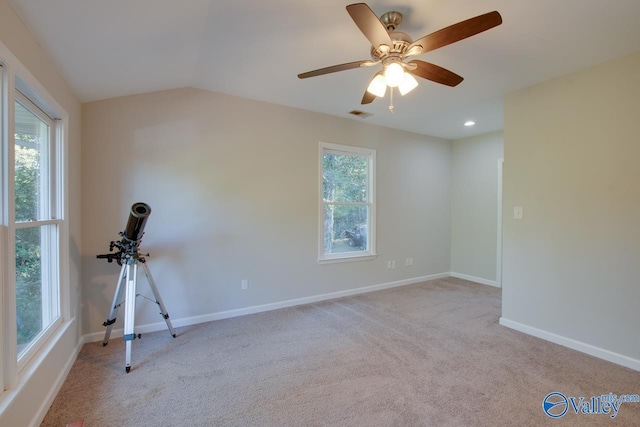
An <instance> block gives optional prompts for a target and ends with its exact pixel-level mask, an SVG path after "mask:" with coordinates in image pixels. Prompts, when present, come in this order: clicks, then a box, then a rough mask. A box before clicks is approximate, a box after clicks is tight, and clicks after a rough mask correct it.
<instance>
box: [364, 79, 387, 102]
mask: <svg viewBox="0 0 640 427" xmlns="http://www.w3.org/2000/svg"><path fill="white" fill-rule="evenodd" d="M386 91H387V84H386V83H385V80H384V77H383V76H382V74H378V75H377V76H375V77H374V78H373V80H371V83H369V87H368V88H367V92H369V93H371V94H373V95H375V96H377V97H380V98H382V97H383V96H384V94H385V92H386Z"/></svg>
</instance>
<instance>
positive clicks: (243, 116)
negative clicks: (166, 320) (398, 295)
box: [82, 89, 451, 337]
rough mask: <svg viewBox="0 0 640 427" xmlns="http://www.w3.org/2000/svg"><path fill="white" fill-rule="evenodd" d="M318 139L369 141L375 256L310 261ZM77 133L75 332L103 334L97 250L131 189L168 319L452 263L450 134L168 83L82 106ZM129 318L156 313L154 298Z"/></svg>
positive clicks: (105, 288) (105, 281) (110, 288)
mask: <svg viewBox="0 0 640 427" xmlns="http://www.w3.org/2000/svg"><path fill="white" fill-rule="evenodd" d="M319 141H325V142H331V143H337V144H345V145H355V146H361V147H367V148H373V149H376V150H377V190H378V191H377V232H378V241H377V243H378V245H377V249H378V254H379V256H378V258H377V259H375V260H369V261H358V262H346V263H334V264H323V265H320V264H318V262H317V257H318V253H317V252H318V250H317V247H318V199H317V197H318V143H319ZM83 143H84V146H83V152H82V163H83V167H84V171H85V173H84V175H83V211H82V217H83V239H84V240H83V259H84V262H83V276H84V280H83V282H84V285H85V288H84V319H85V320H86V322H85V325H86V327H85V331H84V332H85V333H93V332H95V333H97V334H101V333H102V331H103V329H104V328H103V327H102V326H101V324H102V322H103V321H104V320H105V319H106V317H107V314H108V309H109V305H110V302H111V299H112V298H113V293H114V290H115V286H116V280H117V274H118V267H117V265H115V264H107V263H106V262H104V261H102V260H97V259H95V255H96V254H99V253H104V252H107V251H108V245H109V241H110V240H114V239H117V238H118V236H117V232H118V231H121V230H122V229H123V228H124V226H125V222H126V220H127V216H128V212H129V208H130V207H131V205H132V204H133V203H134V202H137V201H144V202H146V203H148V204H149V205H150V206H151V208H152V214H151V216H150V217H149V220H148V224H147V227H146V236H145V238H144V240H143V245H142V246H143V249H144V250H145V251H147V250H148V251H150V252H151V255H152V256H151V258H150V259H149V267H150V269H151V271H152V273H153V275H154V276H155V279H156V282H158V287H159V289H160V293H161V294H162V297H163V299H164V300H165V303H166V305H167V310H168V311H169V313H170V315H171V317H172V318H173V319H174V320H175V321H176V322H178V323H188V322H190V321H196V320H198V319H202V317H200V318H198V319H194V318H196V317H197V316H205V318H206V316H208V315H210V314H212V313H221V312H224V311H228V310H235V309H243V308H246V307H254V306H258V305H262V304H270V303H277V302H281V301H285V300H291V299H298V298H305V297H311V296H315V295H320V294H326V293H333V292H340V291H345V290H349V289H355V288H359V287H365V286H372V285H378V284H385V283H391V282H396V281H401V280H409V279H412V278H418V277H423V276H428V275H432V274H437V273H447V272H448V271H449V253H450V252H449V241H450V216H451V214H450V185H451V184H450V182H451V178H450V175H451V170H450V164H451V146H450V142H449V141H446V140H441V139H436V138H429V137H425V136H422V135H417V134H412V133H407V132H402V131H397V130H392V129H388V128H382V127H376V126H371V125H367V124H366V123H361V122H359V121H356V120H349V119H340V118H336V117H331V116H327V115H322V114H317V113H312V112H308V111H302V110H296V109H292V108H287V107H281V106H277V105H273V104H267V103H263V102H257V101H250V100H246V99H242V98H238V97H233V96H227V95H222V94H218V93H212V92H207V91H201V90H196V89H179V90H170V91H163V92H156V93H150V94H145V95H137V96H129V97H123V98H116V99H110V100H105V101H99V102H92V103H87V104H84V105H83ZM406 258H413V259H414V264H413V266H409V267H405V262H404V261H405V259H406ZM390 260H395V261H396V266H397V268H396V269H395V270H388V269H387V261H390ZM242 279H248V280H249V289H248V290H241V286H240V283H241V280H242ZM139 283H140V287H141V289H143V290H145V289H146V283H145V282H144V281H141V282H139ZM136 316H137V317H136V324H137V325H138V324H140V325H144V324H149V323H156V322H162V319H160V316H158V313H157V310H156V309H155V308H154V307H153V304H144V303H143V302H140V303H139V305H138V313H137V315H136ZM181 319H182V320H181ZM120 327H121V326H120V323H118V324H117V325H116V329H118V328H120ZM97 336H99V335H96V337H97Z"/></svg>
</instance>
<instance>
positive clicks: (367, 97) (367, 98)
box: [360, 90, 376, 105]
mask: <svg viewBox="0 0 640 427" xmlns="http://www.w3.org/2000/svg"><path fill="white" fill-rule="evenodd" d="M374 99H376V96H375V95H374V94H372V93H369V92H368V91H366V90H365V91H364V95H362V101H361V102H360V104H362V105H365V104H371V103H372V102H373V100H374Z"/></svg>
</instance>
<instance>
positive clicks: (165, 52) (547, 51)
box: [9, 0, 640, 139]
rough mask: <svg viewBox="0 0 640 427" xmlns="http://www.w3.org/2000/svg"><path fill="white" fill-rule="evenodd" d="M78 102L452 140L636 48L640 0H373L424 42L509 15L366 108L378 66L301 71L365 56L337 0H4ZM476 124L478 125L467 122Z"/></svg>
mask: <svg viewBox="0 0 640 427" xmlns="http://www.w3.org/2000/svg"><path fill="white" fill-rule="evenodd" d="M9 2H10V3H11V4H12V5H13V6H14V8H15V10H16V12H17V13H18V15H19V16H20V17H21V18H22V19H23V21H24V22H25V24H26V25H27V26H28V27H29V29H30V30H31V32H32V33H33V34H34V35H35V37H36V38H37V39H38V41H39V43H40V44H41V45H42V46H43V48H44V49H45V50H46V51H47V52H48V53H49V55H50V56H51V57H52V58H53V61H54V62H55V63H56V64H57V66H58V67H59V69H60V70H61V72H62V74H63V76H64V77H65V79H66V80H67V82H68V83H69V85H70V87H71V88H72V89H73V91H74V92H75V93H76V95H77V96H78V98H79V99H80V100H81V101H83V102H86V101H95V100H100V99H106V98H113V97H117V96H123V95H130V94H136V93H144V92H150V91H156V90H163V89H172V88H180V87H195V88H201V89H207V90H211V91H216V92H222V93H227V94H232V95H237V96H241V97H245V98H251V99H256V100H261V101H267V102H271V103H275V104H281V105H287V106H291V107H296V108H302V109H306V110H311V111H317V112H321V113H326V114H331V115H335V116H341V117H353V116H350V115H349V114H348V112H349V111H351V110H354V109H358V110H363V111H366V112H370V113H373V116H371V117H368V118H366V119H359V118H353V120H364V121H365V122H368V123H374V124H379V125H383V126H388V127H392V128H398V129H404V130H408V131H413V132H418V133H422V134H428V135H434V136H439V137H444V138H449V139H454V138H461V137H465V136H470V135H473V134H479V133H484V132H488V131H492V130H498V129H501V128H502V97H503V96H504V95H505V94H506V93H508V92H510V91H513V90H516V89H520V88H524V87H527V86H530V85H532V84H535V83H539V82H543V81H546V80H549V79H551V78H554V77H559V76H561V75H564V74H568V73H571V72H574V71H577V70H580V69H584V68H587V67H590V66H592V65H595V64H598V63H601V62H604V61H607V60H610V59H613V58H617V57H620V56H623V55H626V54H630V53H632V52H637V51H640V24H638V22H640V1H638V0H386V1H385V0H383V1H379V0H375V1H370V2H369V3H368V4H369V6H370V7H371V9H372V10H373V11H374V12H375V13H376V14H377V15H378V16H380V15H381V14H382V13H384V12H386V11H389V10H397V11H400V12H402V13H403V14H404V22H403V23H402V25H401V26H400V27H399V28H398V30H400V31H404V32H406V33H408V34H409V35H411V36H412V37H413V39H414V40H415V39H418V38H420V37H422V36H424V35H426V34H429V33H431V32H433V31H436V30H439V29H441V28H443V27H446V26H448V25H451V24H454V23H457V22H459V21H462V20H464V19H468V18H471V17H474V16H477V15H480V14H483V13H486V12H490V11H492V10H497V11H498V12H500V14H501V15H502V18H503V24H502V25H500V26H498V27H496V28H493V29H491V30H489V31H486V32H484V33H481V34H478V35H476V36H473V37H471V38H468V39H466V40H463V41H460V42H458V43H455V44H452V45H449V46H445V47H443V48H441V49H438V50H436V51H433V52H429V53H427V54H424V55H421V56H420V57H418V58H419V59H422V60H426V61H429V62H432V63H435V64H438V65H440V66H442V67H445V68H447V69H449V70H451V71H453V72H455V73H457V74H460V75H462V76H463V77H464V78H465V80H464V81H463V82H462V83H461V84H460V85H459V86H457V87H455V88H450V87H447V86H442V85H439V84H437V83H432V82H429V81H426V80H420V86H419V87H418V88H417V89H415V90H414V91H413V92H411V93H410V94H408V95H407V96H405V97H400V96H396V97H395V114H391V113H390V112H389V111H388V109H387V108H388V106H389V95H388V94H387V96H386V97H385V99H376V100H375V101H374V102H373V103H372V104H369V105H365V106H361V105H360V100H361V98H362V95H363V93H364V90H365V88H366V85H367V83H368V82H369V80H370V78H371V77H372V76H373V74H374V73H375V72H376V71H377V68H376V69H373V68H366V67H365V68H359V69H354V70H348V71H342V72H339V73H334V74H328V75H324V76H319V77H314V78H310V79H305V80H300V79H298V78H297V74H299V73H301V72H304V71H309V70H313V69H316V68H322V67H326V66H330V65H335V64H341V63H345V62H352V61H357V60H363V59H369V49H370V46H369V42H368V41H367V39H366V38H365V37H364V36H363V35H362V33H360V31H359V30H358V28H357V27H356V25H355V24H354V23H353V21H352V20H351V18H350V17H349V15H348V13H347V12H346V10H345V6H346V5H347V4H349V3H351V2H350V1H348V0H347V1H341V0H314V1H310V0H269V1H258V0H233V1H221V0H183V1H176V0H109V1H104V0H84V1H83V0H56V1H45V0H9ZM468 119H472V120H475V121H476V122H477V125H476V126H475V127H473V128H465V127H464V126H462V124H463V123H464V122H465V121H466V120H468Z"/></svg>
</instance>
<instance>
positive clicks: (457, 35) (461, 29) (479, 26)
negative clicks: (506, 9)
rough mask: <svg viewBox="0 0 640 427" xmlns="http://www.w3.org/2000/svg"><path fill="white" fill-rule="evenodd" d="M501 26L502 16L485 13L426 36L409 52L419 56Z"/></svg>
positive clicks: (494, 12) (415, 43)
mask: <svg viewBox="0 0 640 427" xmlns="http://www.w3.org/2000/svg"><path fill="white" fill-rule="evenodd" d="M500 24H502V16H500V14H499V13H498V12H496V11H493V12H489V13H485V14H484V15H480V16H476V17H475V18H471V19H467V20H466V21H462V22H458V23H457V24H453V25H451V26H449V27H446V28H443V29H441V30H438V31H436V32H435V33H431V34H429V35H427V36H424V37H422V38H421V39H418V40H416V41H414V42H413V43H411V45H409V48H408V49H407V51H409V52H411V55H419V54H421V53H425V52H429V51H432V50H435V49H438V48H441V47H443V46H446V45H449V44H451V43H455V42H457V41H460V40H464V39H466V38H467V37H471V36H473V35H476V34H478V33H481V32H483V31H486V30H488V29H491V28H493V27H496V26H498V25H500ZM412 49H413V50H412Z"/></svg>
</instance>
